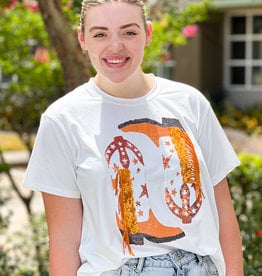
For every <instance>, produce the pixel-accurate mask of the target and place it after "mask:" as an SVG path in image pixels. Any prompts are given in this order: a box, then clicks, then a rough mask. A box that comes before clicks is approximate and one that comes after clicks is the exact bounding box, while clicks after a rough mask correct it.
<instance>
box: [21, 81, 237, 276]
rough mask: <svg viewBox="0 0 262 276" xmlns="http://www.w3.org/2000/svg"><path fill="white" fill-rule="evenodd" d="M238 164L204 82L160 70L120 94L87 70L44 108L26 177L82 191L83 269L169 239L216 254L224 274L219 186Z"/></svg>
mask: <svg viewBox="0 0 262 276" xmlns="http://www.w3.org/2000/svg"><path fill="white" fill-rule="evenodd" d="M123 94H124V91H123ZM238 165H239V161H238V159H237V157H236V155H235V153H234V151H233V149H232V147H231V145H230V143H229V141H228V139H227V138H226V136H225V134H224V132H223V130H222V128H221V126H220V125H219V123H218V121H217V118H216V116H215V115H214V112H213V111H212V108H211V107H210V104H209V102H208V101H207V100H206V99H205V97H204V96H203V95H202V94H201V93H200V92H199V91H198V90H196V89H194V88H192V87H190V86H188V85H185V84H182V83H178V82H174V81H170V80H166V79H162V78H158V77H155V86H154V88H153V89H152V91H150V93H148V94H147V95H145V96H143V97H140V98H135V99H124V98H116V97H113V96H110V95H108V94H106V93H104V92H103V91H101V90H100V89H99V88H98V87H97V86H96V85H95V84H94V82H93V79H90V81H89V82H88V83H86V84H83V85H81V86H79V87H78V88H76V89H75V90H74V91H72V92H70V93H68V94H67V95H65V96H64V97H62V98H60V99H59V100H57V101H56V102H55V103H53V104H52V105H51V106H50V107H49V108H48V109H47V110H46V111H45V113H44V114H43V115H42V118H41V123H40V127H39V130H38V134H37V138H36V142H35V146H34V150H33V153H32V156H31V159H30V162H29V165H28V169H27V171H26V175H25V178H24V186H25V187H28V188H31V189H35V190H38V191H42V192H47V193H50V194H55V195H59V196H63V197H69V198H81V199H82V202H83V210H84V211H83V228H82V239H81V245H80V248H79V252H80V257H81V260H82V265H81V267H80V268H79V270H78V274H77V275H78V276H82V275H100V274H101V273H102V272H104V271H109V270H114V269H117V268H118V267H119V266H121V265H122V264H123V263H125V262H126V261H127V260H128V259H129V258H132V257H143V256H151V255H160V254H165V253H167V252H169V251H170V250H172V249H183V250H187V251H191V252H194V253H197V254H200V255H210V256H211V257H212V259H213V260H214V262H215V264H216V266H217V269H218V271H219V275H225V264H224V260H223V256H222V251H221V248H220V244H219V223H218V214H217V208H216V204H215V198H214V190H213V186H214V185H216V184H217V183H219V182H220V181H221V180H222V179H223V178H224V177H226V175H227V174H228V173H229V172H230V171H231V170H233V169H234V168H235V167H236V166H238Z"/></svg>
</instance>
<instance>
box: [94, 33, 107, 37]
mask: <svg viewBox="0 0 262 276" xmlns="http://www.w3.org/2000/svg"><path fill="white" fill-rule="evenodd" d="M105 36H106V35H105V34H104V33H98V34H95V35H94V37H95V38H101V37H105Z"/></svg>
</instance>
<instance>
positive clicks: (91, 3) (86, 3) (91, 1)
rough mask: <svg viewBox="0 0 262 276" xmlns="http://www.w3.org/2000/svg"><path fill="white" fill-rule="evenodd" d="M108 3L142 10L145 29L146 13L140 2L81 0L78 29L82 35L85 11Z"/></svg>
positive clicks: (132, 0) (133, 0) (131, 0)
mask: <svg viewBox="0 0 262 276" xmlns="http://www.w3.org/2000/svg"><path fill="white" fill-rule="evenodd" d="M108 2H124V3H128V4H131V5H137V6H139V7H140V8H141V10H142V16H143V20H144V26H145V29H147V16H146V12H145V5H144V2H143V1H142V0H83V1H82V8H81V15H80V27H81V30H82V32H83V33H84V29H85V18H86V13H87V10H88V9H90V8H92V7H95V6H97V5H101V4H105V3H108Z"/></svg>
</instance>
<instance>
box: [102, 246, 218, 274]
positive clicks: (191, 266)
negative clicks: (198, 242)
mask: <svg viewBox="0 0 262 276" xmlns="http://www.w3.org/2000/svg"><path fill="white" fill-rule="evenodd" d="M102 275H103V276H117V275H121V276H135V275H136V276H160V275H163V276H211V275H212V276H218V272H217V269H216V266H215V264H214V263H213V261H212V260H211V259H210V257H209V256H199V255H196V254H193V253H190V252H187V251H184V250H180V249H178V250H174V251H172V252H170V253H168V254H165V255H159V256H152V257H145V258H132V259H130V260H129V261H128V262H127V263H125V264H124V265H122V266H121V267H120V268H119V269H117V270H113V271H108V272H104V273H103V274H102Z"/></svg>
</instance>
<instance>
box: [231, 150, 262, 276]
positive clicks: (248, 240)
mask: <svg viewBox="0 0 262 276" xmlns="http://www.w3.org/2000/svg"><path fill="white" fill-rule="evenodd" d="M239 159H240V161H241V166H239V167H238V168H236V169H235V170H234V171H233V172H232V173H231V174H230V175H229V177H228V179H229V185H230V189H231V193H232V196H233V202H234V206H235V210H236V215H237V217H238V221H239V226H240V230H241V235H242V240H243V254H244V265H245V275H248V276H252V275H262V254H261V252H262V216H261V214H262V157H261V156H256V155H249V154H245V153H241V154H239Z"/></svg>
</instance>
